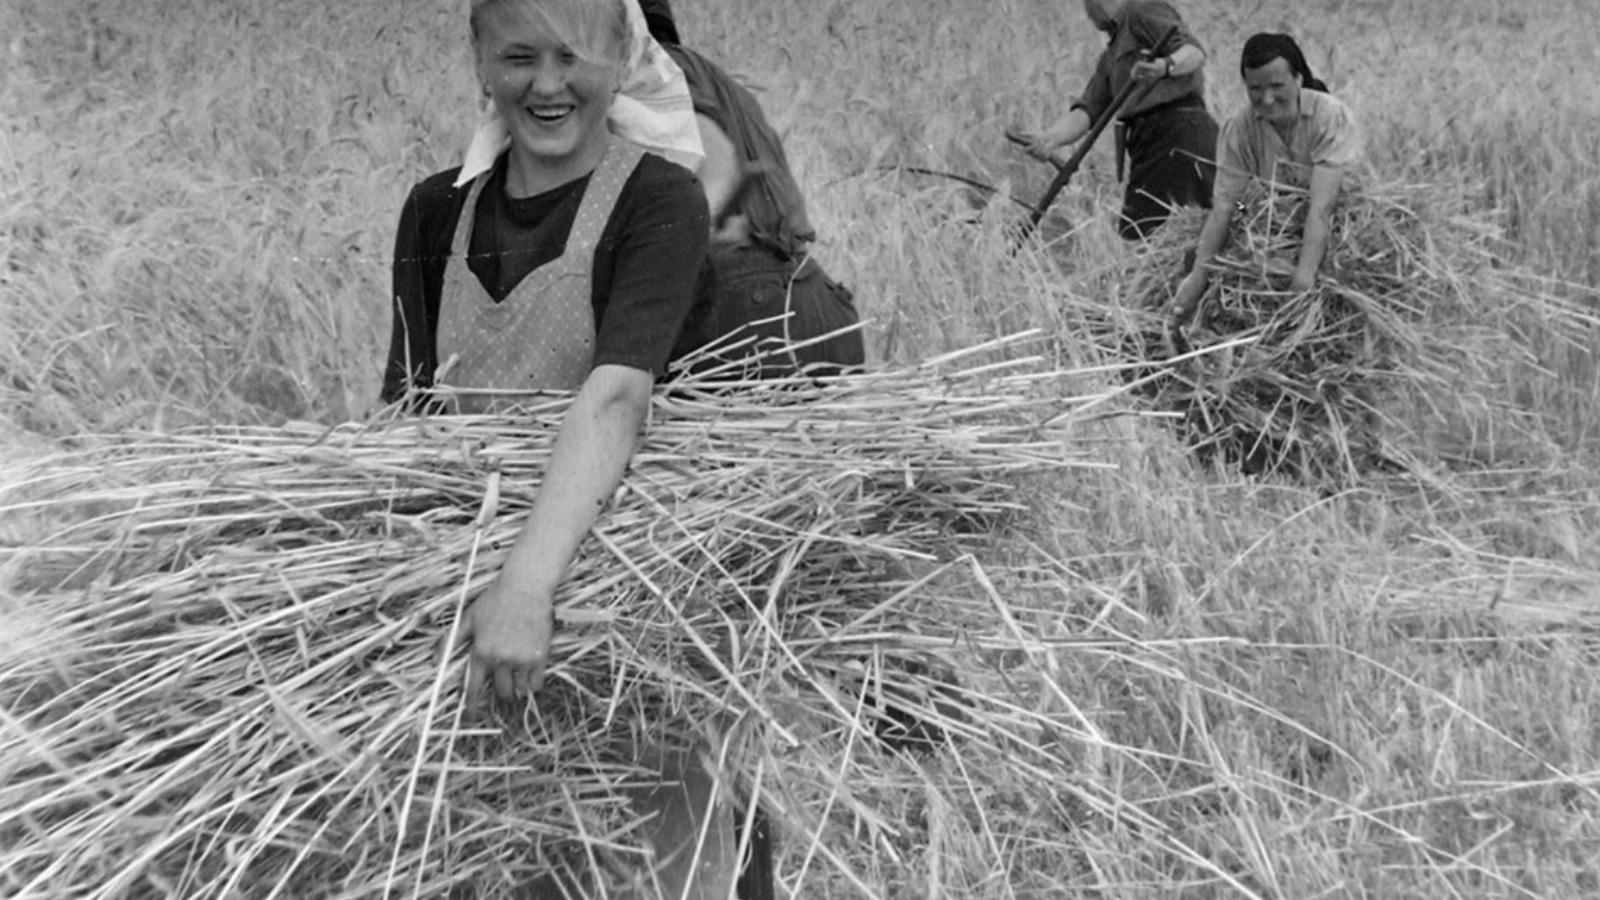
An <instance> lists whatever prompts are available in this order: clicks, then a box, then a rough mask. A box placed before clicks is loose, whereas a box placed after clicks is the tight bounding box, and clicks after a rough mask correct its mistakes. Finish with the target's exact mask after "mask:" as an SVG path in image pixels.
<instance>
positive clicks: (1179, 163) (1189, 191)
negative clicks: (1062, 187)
mask: <svg viewBox="0 0 1600 900" xmlns="http://www.w3.org/2000/svg"><path fill="white" fill-rule="evenodd" d="M1217 132H1218V128H1217V120H1216V119H1213V118H1211V114H1210V113H1209V112H1207V111H1206V109H1205V107H1204V106H1200V105H1184V106H1177V107H1172V108H1160V109H1153V110H1150V111H1148V112H1145V113H1141V114H1140V115H1139V116H1137V117H1135V118H1134V119H1133V120H1131V121H1129V122H1128V125H1127V152H1128V187H1127V191H1126V193H1124V194H1123V198H1122V215H1121V218H1120V219H1119V221H1118V223H1117V232H1118V233H1119V234H1121V235H1122V237H1123V239H1125V240H1130V241H1131V240H1137V239H1142V238H1144V237H1146V236H1147V235H1149V234H1150V233H1151V232H1153V231H1155V230H1156V229H1157V228H1159V227H1161V225H1162V223H1164V222H1166V221H1167V217H1168V216H1169V215H1170V214H1171V211H1172V209H1173V208H1174V207H1179V206H1198V207H1201V208H1204V209H1210V208H1211V188H1212V184H1213V182H1214V181H1215V178H1216V170H1217V167H1216V163H1215V158H1216V152H1217Z"/></svg>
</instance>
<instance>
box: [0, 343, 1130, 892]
mask: <svg viewBox="0 0 1600 900" xmlns="http://www.w3.org/2000/svg"><path fill="white" fill-rule="evenodd" d="M988 349H991V350H992V349H994V348H988ZM974 359H975V357H973V356H970V355H968V356H963V355H957V356H953V357H950V358H947V359H944V360H938V361H934V362H932V363H929V364H927V365H925V366H922V367H918V368H916V369H909V370H904V371H898V372H887V373H878V374H871V375H863V376H858V377H851V378H844V379H839V380H838V381H837V382H836V383H834V384H832V385H830V386H828V387H826V388H823V389H812V388H808V387H805V386H801V385H797V384H782V383H777V384H767V385H761V386H751V387H749V388H748V389H747V390H745V391H742V392H737V393H721V394H710V393H700V392H697V391H695V390H693V389H687V390H684V391H680V392H677V393H673V394H670V395H663V396H661V397H659V398H658V399H657V402H656V408H655V410H654V421H653V423H652V425H651V427H650V428H649V430H648V434H647V437H646V438H645V441H644V444H643V446H642V448H641V449H640V451H639V452H638V454H637V455H636V457H635V460H634V463H633V467H632V469H631V471H630V472H629V474H628V475H627V478H626V480H625V482H624V485H623V487H622V488H621V489H620V490H619V492H618V493H617V495H616V497H615V498H614V500H613V503H612V504H611V508H610V509H609V510H608V511H607V513H606V514H605V515H604V516H602V518H601V521H600V522H599V523H598V524H597V526H596V527H595V529H594V531H593V533H592V536H591V539H590V541H589V543H588V544H587V545H586V548H585V550H584V552H582V553H581V554H580V558H579V559H578V560H577V561H576V562H575V563H574V564H573V566H572V568H571V569H570V571H569V573H568V577H567V581H566V586H565V588H564V592H563V594H562V596H560V597H559V598H558V617H559V619H560V622H561V623H562V626H563V627H562V628H561V629H560V630H559V631H558V635H557V639H556V644H555V648H554V654H553V655H554V662H553V667H552V669H551V672H550V680H549V681H548V682H547V685H546V688H545V689H544V691H543V692H541V694H540V696H539V698H538V699H537V702H536V704H534V705H532V706H529V707H527V708H526V709H524V710H517V711H514V712H506V711H504V710H502V711H501V712H500V713H499V714H498V715H497V716H488V717H485V716H484V715H482V714H479V713H477V712H474V711H473V710H472V709H469V708H468V704H467V703H466V702H464V700H463V698H462V696H461V681H462V678H461V676H462V670H463V666H464V664H465V663H464V656H463V655H461V654H455V655H450V654H441V653H439V650H440V648H441V646H442V642H443V639H444V638H445V637H446V636H447V635H448V634H449V633H450V629H451V626H452V623H453V622H454V621H455V620H456V618H457V617H458V616H459V615H460V613H461V611H462V610H463V608H464V604H466V603H467V602H469V601H470V598H472V597H473V596H474V595H475V594H476V593H477V592H478V591H479V590H481V589H482V588H483V587H484V586H485V585H486V584H487V583H488V581H489V580H490V579H491V578H492V576H493V574H494V573H495V572H496V571H497V568H498V563H499V562H500V560H501V558H502V556H503V554H504V551H505V548H506V547H508V545H509V544H510V542H511V539H512V537H513V536H514V535H515V533H516V532H517V530H518V528H519V527H520V525H521V522H522V519H523V517H524V515H525V514H526V510H527V508H528V505H529V502H530V500H531V498H532V496H533V494H534V493H535V492H536V490H537V487H538V481H539V473H540V472H541V470H542V468H543V466H544V464H545V462H546V460H547V459H548V456H549V453H550V449H551V444H552V441H553V436H554V434H555V431H556V428H557V426H558V423H559V419H560V416H561V414H562V412H563V410H564V409H565V404H566V401H565V400H564V399H556V400H551V401H548V402H546V403H544V404H543V405H537V406H533V407H530V408H529V409H528V410H527V412H526V414H525V415H519V416H517V417H515V418H509V417H497V416H482V417H434V418H420V419H409V420H401V421H394V422H391V423H388V424H383V425H373V426H359V425H347V426H340V427H337V428H332V429H328V430H326V431H322V430H317V429H307V428H296V427H285V428H282V429H260V428H228V429H222V428H218V429H209V430H199V431H186V432H182V433H177V434H166V435H153V434H150V435H145V434H141V435H132V436H125V437H120V438H115V439H109V440H106V441H103V442H101V443H99V444H97V445H96V446H94V447H93V448H91V449H85V450H81V451H76V452H71V453H65V454H61V455H58V456H54V457H51V458H47V459H44V460H41V461H39V462H37V463H36V464H35V465H33V466H31V467H29V468H27V469H26V471H24V472H22V473H20V474H16V475H14V476H13V477H12V480H11V481H10V483H8V484H4V485H0V512H3V513H4V514H5V516H6V517H7V518H10V519H12V520H13V521H26V522H27V523H29V524H28V527H29V528H30V529H33V530H35V531H38V532H40V533H43V534H45V536H44V537H43V538H42V539H37V540H33V541H30V542H29V545H28V546H19V547H12V548H10V549H8V550H6V551H5V552H6V556H7V557H8V558H9V561H8V565H7V569H8V571H9V575H10V581H11V586H10V593H11V594H12V600H11V603H10V608H9V609H6V610H4V611H5V613H6V619H5V620H4V629H3V632H0V715H3V716H4V727H3V734H4V738H3V740H0V891H3V893H4V894H5V895H6V896H9V897H19V898H21V897H43V896H73V897H85V898H88V897H120V896H174V897H224V896H227V897H234V896H262V897H276V896H283V897H301V896H340V897H368V896H390V895H396V896H399V895H407V896H444V895H445V894H447V893H450V894H451V895H452V896H490V895H498V894H502V893H509V892H512V891H514V890H515V889H516V886H517V885H519V884H523V883H525V882H526V881H527V880H528V879H531V878H533V877H535V876H537V875H539V874H541V873H545V872H548V871H551V870H553V869H560V868H562V867H564V866H578V865H582V864H584V863H593V864H595V865H596V866H598V867H599V868H601V869H605V868H606V866H605V861H606V860H607V859H611V860H621V861H622V864H621V865H618V866H616V867H615V868H617V869H619V870H620V869H626V868H627V862H628V860H630V859H632V858H633V857H634V855H635V854H638V853H641V852H643V851H642V850H641V842H640V840H639V839H638V837H637V829H638V827H639V824H640V823H638V822H636V821H633V820H632V819H631V818H630V816H629V812H628V808H627V806H626V804H624V803H622V802H620V801H619V800H618V799H617V798H618V797H619V795H620V792H621V791H623V790H625V789H626V787H627V786H628V785H630V784H639V783H641V782H643V781H645V780H647V779H648V778H649V777H650V773H649V770H648V766H649V764H648V762H647V761H645V760H644V756H645V755H646V750H645V749H644V748H661V747H696V746H698V747H709V748H711V753H712V755H713V756H714V757H715V759H714V760H713V763H714V769H715V770H716V771H718V772H719V773H720V774H721V775H722V776H723V777H724V778H725V779H726V781H727V783H729V784H733V785H737V786H739V790H741V791H742V792H745V793H750V794H759V795H760V796H761V797H762V801H761V802H762V804H763V805H764V806H765V807H766V808H767V809H768V811H769V814H771V815H773V816H774V817H775V819H776V820H777V821H778V822H779V823H781V824H780V831H781V832H786V833H788V834H791V835H794V834H802V835H808V836H809V837H808V841H809V849H808V850H807V851H806V854H805V858H806V859H807V860H809V859H810V858H811V857H812V856H818V858H819V859H820V860H823V861H826V862H828V863H830V864H832V866H833V867H834V869H835V870H836V871H837V872H838V877H840V878H843V879H845V880H847V881H848V880H851V879H853V878H854V877H856V876H854V875H852V874H851V868H850V864H849V863H848V861H847V856H848V850H847V849H846V848H845V847H844V846H843V844H846V843H848V842H850V840H851V838H849V835H848V833H847V832H848V826H846V833H844V834H843V837H841V836H840V835H837V834H834V833H833V832H832V831H830V828H834V827H836V823H835V825H830V824H829V823H830V822H833V821H834V820H836V819H837V817H838V816H839V815H841V814H842V813H846V812H847V813H849V814H850V815H853V816H857V817H858V819H857V821H858V824H859V821H860V819H859V817H863V816H864V817H866V818H867V820H869V821H870V820H872V818H873V817H872V814H871V811H870V810H869V809H867V808H865V807H863V806H862V803H861V801H860V799H859V798H858V797H856V795H855V791H854V789H853V788H852V785H851V779H852V778H855V777H858V773H859V770H860V767H861V766H863V765H869V764H871V760H872V759H874V758H878V757H880V756H882V755H883V753H884V752H885V751H884V748H883V745H882V744H880V743H878V742H876V741H873V740H871V739H870V735H871V733H872V732H873V731H877V732H878V733H880V734H881V733H884V732H885V730H886V729H887V730H890V731H892V730H893V728H892V726H897V725H898V726H904V725H905V724H906V722H907V721H911V722H914V723H921V724H922V725H925V726H926V729H925V731H924V732H923V734H924V736H926V735H928V734H935V735H945V736H948V737H950V738H952V739H956V740H964V741H968V742H972V743H974V744H975V745H979V746H986V747H991V748H995V749H994V752H997V753H1004V754H1005V755H1006V756H1008V757H1010V758H1013V759H1016V760H1017V764H1018V765H1022V766H1027V765H1030V764H1034V765H1038V764H1041V762H1040V761H1041V760H1045V759H1050V758H1052V755H1053V754H1052V753H1051V752H1050V751H1048V750H1047V749H1046V750H1040V749H1036V744H1037V741H1036V733H1035V731H1033V730H1030V729H1031V726H1030V725H1029V717H1028V715H1027V714H1025V713H1022V712H1018V711H1017V710H1016V709H1014V708H1013V707H1012V705H1011V704H1010V702H1009V701H1003V700H1001V699H998V698H991V697H990V696H989V695H988V694H986V693H985V691H984V690H983V686H981V685H975V684H966V683H957V682H955V681H953V680H952V679H950V678H949V677H948V675H949V672H950V670H951V666H950V660H951V659H952V658H954V657H955V656H956V655H958V654H963V653H964V654H987V653H998V652H999V651H1001V650H1009V651H1012V652H1015V651H1016V650H1017V649H1018V648H1019V647H1020V648H1022V649H1023V650H1024V651H1025V652H1032V650H1031V649H1030V648H1036V645H1037V642H1033V643H1030V642H1029V641H1028V640H1027V639H1026V638H1024V636H1023V634H1022V632H1021V631H1020V630H1019V628H1018V626H1017V623H1016V621H1015V620H1014V619H1012V618H1011V613H1010V612H1009V611H1008V608H1007V606H1006V605H1005V604H1003V603H1000V602H998V601H999V598H998V596H997V595H996V593H995V588H994V586H993V582H992V581H991V580H990V579H989V578H988V577H987V576H986V575H984V574H983V570H982V568H981V567H979V566H978V565H977V564H976V562H975V560H974V559H973V557H972V556H971V555H970V554H971V553H973V552H977V551H978V550H981V548H982V547H983V546H984V544H985V543H986V542H987V541H989V540H991V539H992V538H994V537H996V536H999V537H1004V536H1005V535H1007V534H1008V533H1010V531H1011V529H1012V528H1013V527H1014V525H1015V523H1018V522H1021V521H1026V516H1025V515H1023V514H1025V513H1026V512H1027V511H1028V493H1027V491H1026V490H1025V486H1026V484H1027V483H1028V482H1029V480H1030V479H1038V478H1051V477H1056V476H1057V475H1059V474H1060V473H1063V472H1070V471H1071V470H1073V469H1074V468H1076V467H1080V466H1084V465H1088V464H1089V463H1088V462H1087V461H1085V460H1084V459H1082V458H1080V457H1078V456H1075V455H1074V454H1073V453H1071V452H1069V451H1068V450H1067V449H1066V445H1065V444H1064V442H1063V440H1062V437H1063V435H1064V434H1066V433H1068V432H1069V431H1070V429H1071V427H1072V425H1073V423H1074V422H1075V421H1077V420H1078V419H1080V418H1081V417H1083V416H1086V415H1090V414H1091V412H1092V410H1093V409H1094V408H1095V407H1096V406H1097V405H1098V404H1099V403H1100V402H1101V401H1103V400H1105V399H1106V398H1107V397H1109V396H1111V394H1112V392H1110V391H1107V390H1104V389H1098V390H1086V391H1085V392H1083V393H1081V394H1078V395H1069V394H1065V393H1064V392H1063V390H1062V388H1063V387H1064V386H1065V385H1068V384H1070V382H1071V379H1068V378H1066V377H1065V375H1066V374H1069V373H1061V372H1052V371H1040V370H1039V367H1038V365H1037V364H1036V362H1035V361H1026V360H1024V361H1021V362H1011V363H1004V362H1002V363H990V364H987V365H979V364H977V363H976V362H974V361H973V360H974ZM963 365H965V366H967V368H962V366H963ZM691 388H692V386H691ZM496 492H497V493H498V502H497V503H490V504H488V505H489V506H490V507H493V506H498V514H494V515H486V514H480V510H481V509H482V508H483V507H484V505H485V495H486V493H496ZM913 730H914V729H913ZM1067 730H1068V731H1070V730H1071V728H1070V727H1068V728H1067ZM1061 731H1062V728H1061V726H1060V724H1059V723H1057V724H1056V725H1055V726H1052V731H1051V733H1061ZM1030 754H1031V758H1032V759H1033V760H1034V762H1033V763H1030V762H1029V761H1028V760H1029V759H1030ZM657 777H659V776H657ZM1099 802H1101V803H1103V804H1104V805H1107V806H1110V805H1111V804H1112V802H1113V801H1111V800H1107V799H1104V798H1102V799H1101V800H1100V801H1099ZM452 892H454V893H452Z"/></svg>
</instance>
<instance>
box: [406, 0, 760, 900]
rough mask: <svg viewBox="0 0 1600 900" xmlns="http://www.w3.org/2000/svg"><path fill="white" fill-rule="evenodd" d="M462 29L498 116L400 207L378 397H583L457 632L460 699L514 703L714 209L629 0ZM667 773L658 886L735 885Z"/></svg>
mask: <svg viewBox="0 0 1600 900" xmlns="http://www.w3.org/2000/svg"><path fill="white" fill-rule="evenodd" d="M471 32H472V40H473V47H474V51H475V54H476V60H477V73H478V75H479V77H480V79H481V81H482V86H483V93H484V96H485V97H486V98H488V100H489V101H490V102H491V105H492V109H493V116H492V118H491V120H490V121H489V122H488V123H487V124H486V125H485V127H484V128H483V129H481V130H480V132H479V134H478V135H477V136H476V138H475V139H474V143H473V146H472V147H471V148H469V151H468V153H467V158H466V161H465V163H464V165H463V166H462V167H461V169H460V170H449V171H446V172H442V173H439V174H438V175H435V176H433V177H431V178H429V179H427V180H425V181H423V182H422V183H421V184H419V185H418V186H417V187H416V188H414V189H413V190H412V192H411V195H410V197H409V198H408V199H407V201H406V204H405V206H404V209H403V211H402V214H401V218H400V224H399V229H398V234H397V238H396V249H395V264H394V282H395V286H394V290H395V320H394V332H393V337H392V340H391V347H390V353H389V364H388V369H387V372H386V377H385V386H384V396H385V398H386V399H388V400H391V401H393V400H399V399H402V398H405V397H407V396H408V395H410V396H411V397H413V398H415V397H416V396H417V395H416V394H413V393H412V392H413V391H416V390H418V389H421V390H426V391H427V392H428V396H429V402H430V403H437V404H446V405H453V406H454V407H455V408H457V409H459V410H462V411H468V412H473V411H485V410H493V409H499V408H502V407H506V406H508V405H509V403H510V402H511V401H512V400H513V399H514V396H515V392H524V393H525V392H528V391H540V390H572V391H575V392H576V393H575V395H574V396H573V399H572V401H571V405H570V407H569V409H568V411H567V412H566V414H565V416H564V418H563V421H562V425H561V427H560V431H559V433H558V436H557V438H556V441H555V444H554V448H553V450H552V452H551V457H550V461H549V463H548V466H547V468H546V471H545V473H544V477H543V479H542V481H541V486H540V490H539V492H538V494H537V496H536V498H535V500H534V503H533V506H532V508H531V510H530V511H529V514H528V519H527V522H526V524H525V525H524V526H523V528H522V530H521V532H520V533H519V535H518V537H517V540H516V541H515V543H514V545H513V547H512V548H511V550H510V553H509V555H508V557H507V559H506V561H505V563H504V565H503V567H502V569H501V570H500V572H499V574H498V576H497V577H496V578H495V580H494V582H493V583H492V584H491V585H490V586H489V588H488V589H487V590H486V591H485V592H484V593H483V594H482V595H480V596H479V597H478V598H477V600H476V601H475V602H474V604H473V605H472V607H471V608H470V610H469V611H468V613H467V615H466V618H465V620H464V622H463V626H462V630H463V633H464V634H465V636H467V637H469V638H470V639H471V641H472V645H473V646H472V660H471V665H470V669H469V671H470V676H469V684H468V694H469V696H477V695H480V694H481V693H482V691H483V689H484V687H486V686H487V687H489V688H491V689H492V691H493V693H494V694H495V695H496V696H498V697H499V698H501V699H502V700H507V701H509V700H515V699H522V700H526V698H528V697H529V696H531V695H532V694H533V693H534V692H536V691H538V690H539V688H540V687H541V685H542V683H543V680H544V670H545V665H546V663H547V661H548V658H549V653H550V646H551V638H552V633H553V630H554V627H555V616H554V599H555V594H556V591H557V588H558V587H559V585H560V584H561V582H562V578H563V574H564V572H565V570H566V568H567V566H568V564H569V562H570V561H571V560H572V559H573V557H574V556H575V555H576V553H577V552H578V548H579V545H580V543H581V542H582V540H583V538H584V537H585V535H586V534H587V532H588V530H589V528H590V526H591V525H592V524H593V522H594V521H595V519H596V517H597V516H598V514H599V512H600V510H601V509H602V507H603V506H604V505H605V503H606V501H607V499H608V498H609V497H610V496H611V494H612V493H613V492H614V491H615V490H616V488H617V486H618V485H619V484H620V482H621V479H622V476H623V472H624V470H625V469H626V467H627V465H628V463H629V461H630V459H631V458H632V455H633V452H634V449H635V447H636V444H637V438H638V435H639V433H640V430H641V429H642V427H643V424H644V421H645V416H646V413H647V411H648V408H649V405H650V396H651V392H652V388H653V385H654V382H655V380H656V379H657V378H658V377H659V376H661V375H662V374H663V372H664V371H665V368H666V365H667V363H668V362H669V361H670V360H672V359H675V358H677V357H678V356H680V355H682V354H683V353H684V352H685V351H686V349H687V346H686V345H688V344H689V343H691V342H692V341H693V336H694V335H695V334H696V326H697V322H698V321H702V320H703V319H704V317H705V314H706V307H707V305H708V303H709V302H710V298H709V292H708V290H707V289H706V287H705V285H704V281H705V279H706V277H707V271H706V267H705V259H706V249H707V244H708V242H709V239H710V234H711V216H710V214H709V209H708V206H707V201H706V196H705V193H704V191H703V188H702V186H701V184H700V183H699V182H698V181H697V180H696V179H695V177H694V176H693V174H692V173H691V171H690V167H693V166H696V165H698V164H699V163H700V161H701V158H702V151H701V145H700V141H699V135H698V132H697V130H696V127H695V120H694V116H693V108H692V105H691V102H690V99H689V95H688V91H687V89H686V87H685V85H684V81H683V77H682V74H681V73H680V72H678V71H677V69H676V68H675V67H674V66H673V65H672V64H671V62H670V60H668V59H667V58H666V57H665V56H664V55H663V53H662V51H661V49H660V47H659V46H658V45H656V44H655V42H654V41H652V40H651V39H650V37H649V35H648V34H647V32H646V26H645V21H644V17H643V15H642V13H641V11H640V9H639V7H638V6H637V5H635V4H634V3H633V2H632V0H473V3H472V7H471ZM659 755H660V754H658V753H657V752H656V751H655V750H653V749H651V748H644V749H642V750H640V756H641V758H650V759H652V760H654V758H655V757H656V756H659ZM661 765H662V766H664V767H665V768H667V769H671V770H672V771H669V772H668V773H667V774H666V775H664V776H663V782H664V783H665V782H677V783H678V784H679V785H680V787H678V788H675V789H672V790H651V791H646V792H645V793H644V794H643V795H642V796H636V797H633V798H632V799H633V800H634V801H635V802H634V804H633V805H634V808H635V811H636V812H638V813H640V814H641V816H648V817H652V818H654V819H655V820H656V824H655V826H654V833H653V834H652V836H651V842H652V844H653V845H654V846H655V850H656V854H657V857H658V859H667V860H668V862H667V864H666V865H664V866H663V867H662V868H661V869H660V870H658V871H656V872H655V873H654V876H655V877H657V878H660V879H661V881H660V883H659V886H660V887H662V888H664V889H666V890H667V891H668V892H669V893H671V894H672V895H673V896H677V895H678V894H679V893H680V892H683V891H690V892H691V893H690V894H689V895H691V896H701V894H699V893H693V892H696V891H704V892H706V893H705V896H711V895H717V896H726V895H727V893H728V891H727V886H728V885H730V884H731V882H732V880H733V877H734V871H735V870H736V869H737V867H738V862H737V860H736V859H734V858H733V856H732V855H733V854H734V853H735V852H736V851H735V849H734V847H735V844H736V840H735V839H734V838H733V837H732V836H731V835H730V834H729V832H730V831H731V830H732V829H731V825H732V818H731V817H730V816H729V814H728V811H726V810H720V811H719V810H718V809H717V808H716V807H715V800H716V798H715V796H714V794H715V790H714V788H715V784H714V782H712V781H709V780H708V779H707V778H705V777H703V776H704V773H703V772H691V771H689V769H691V768H695V766H694V765H693V764H692V763H687V762H685V763H682V764H681V765H680V764H679V763H676V762H671V761H668V762H662V763H661ZM707 834H709V840H707V839H705V838H706V835H707ZM685 841H689V842H690V843H689V844H688V846H689V848H690V852H688V853H685V852H683V851H684V846H685ZM674 857H675V859H674ZM741 887H743V885H741ZM755 893H757V894H758V895H759V894H764V893H765V892H764V891H761V890H759V887H758V889H757V890H756V891H755Z"/></svg>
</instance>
